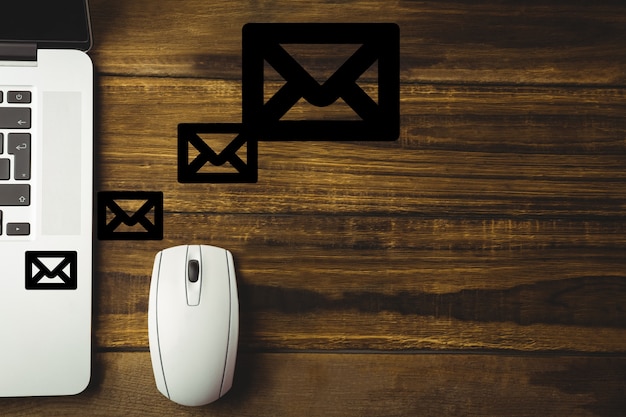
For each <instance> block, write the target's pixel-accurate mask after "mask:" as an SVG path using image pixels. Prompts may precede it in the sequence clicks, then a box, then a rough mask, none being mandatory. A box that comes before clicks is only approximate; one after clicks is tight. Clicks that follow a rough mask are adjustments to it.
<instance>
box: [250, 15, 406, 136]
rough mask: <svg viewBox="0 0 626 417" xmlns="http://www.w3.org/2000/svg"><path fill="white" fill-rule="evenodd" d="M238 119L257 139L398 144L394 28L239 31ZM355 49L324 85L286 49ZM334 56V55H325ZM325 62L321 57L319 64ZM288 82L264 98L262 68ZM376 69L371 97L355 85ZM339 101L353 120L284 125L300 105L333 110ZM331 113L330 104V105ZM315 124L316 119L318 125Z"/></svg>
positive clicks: (255, 27) (282, 26) (287, 26)
mask: <svg viewBox="0 0 626 417" xmlns="http://www.w3.org/2000/svg"><path fill="white" fill-rule="evenodd" d="M242 32H243V33H242V38H243V48H242V49H243V50H242V54H243V62H242V69H243V73H242V74H243V76H242V99H243V103H242V112H243V114H242V116H243V118H242V120H243V124H244V125H247V126H253V127H254V128H255V129H256V130H257V132H259V135H260V138H261V139H260V140H263V141H270V140H389V141H391V140H396V139H398V136H399V134H400V29H399V27H398V25H396V24H394V23H248V24H246V25H245V26H244V27H243V31H242ZM324 44H326V45H330V46H333V45H339V44H344V45H356V46H357V47H358V49H357V50H356V51H355V52H354V53H353V54H352V55H351V56H350V57H349V58H347V60H346V61H345V62H344V63H343V64H342V65H341V66H339V68H332V70H333V73H332V75H331V76H330V77H329V78H327V79H326V81H325V82H323V83H320V82H318V81H317V80H316V79H315V78H314V77H313V76H312V75H311V74H310V73H309V72H308V71H307V70H306V69H305V68H304V67H303V66H302V65H301V64H300V63H299V62H298V60H297V59H295V58H294V56H293V55H292V54H290V52H288V49H289V48H287V45H292V46H293V45H301V46H304V47H305V48H306V47H307V46H309V47H310V49H313V46H316V45H324ZM331 51H332V49H331ZM321 59H322V60H323V59H325V58H324V57H322V58H321ZM266 63H267V64H269V65H270V66H271V67H272V68H273V69H274V70H275V71H276V72H277V73H278V74H279V75H280V76H281V77H282V78H283V80H284V81H285V82H286V83H285V84H284V85H283V86H282V88H280V89H279V90H278V91H277V92H276V93H275V94H273V95H272V96H271V97H269V98H268V99H267V100H266V97H265V92H266V91H265V87H264V82H265V79H264V78H265V75H264V67H265V64H266ZM374 65H377V68H378V77H377V85H376V87H377V93H378V94H377V97H372V96H370V95H369V93H368V92H366V90H364V89H363V88H361V86H359V84H358V82H357V81H358V80H359V78H360V77H361V76H362V75H363V74H364V73H365V72H366V71H367V70H368V69H369V68H371V67H373V66H374ZM339 99H341V100H342V101H343V102H344V103H345V104H347V105H348V106H349V108H351V109H352V111H353V114H356V115H357V116H358V117H357V120H351V119H350V120H348V119H342V118H339V119H338V120H319V118H318V117H317V116H313V118H312V119H309V118H308V117H306V115H302V117H301V118H300V117H296V120H291V119H287V118H284V117H283V116H286V115H288V113H289V112H290V110H291V109H292V108H293V107H294V106H295V105H296V103H298V102H299V101H301V100H304V101H306V102H307V103H309V104H311V105H313V106H314V107H318V108H321V107H332V106H333V105H335V103H337V102H338V100H339ZM335 107H336V105H335ZM316 118H317V120H316Z"/></svg>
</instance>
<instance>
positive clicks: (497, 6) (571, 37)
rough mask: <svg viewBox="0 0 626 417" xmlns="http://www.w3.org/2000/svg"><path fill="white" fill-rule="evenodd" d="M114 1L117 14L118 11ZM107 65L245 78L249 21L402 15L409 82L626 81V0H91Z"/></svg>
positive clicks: (120, 70)
mask: <svg viewBox="0 0 626 417" xmlns="http://www.w3.org/2000/svg"><path fill="white" fill-rule="evenodd" d="M111 8H113V9H115V13H111V11H110V10H111ZM91 10H92V15H93V24H94V38H95V48H94V50H93V51H92V56H93V57H94V58H95V61H96V64H97V67H98V68H99V71H101V72H103V73H107V74H120V75H150V76H167V77H175V76H176V77H201V78H229V79H240V77H241V28H242V26H243V25H244V24H245V23H248V22H381V21H382V22H395V23H397V24H398V25H399V26H400V28H401V46H402V52H401V54H402V79H403V80H404V81H407V82H408V81H410V82H457V81H462V82H463V83H515V84H518V83H529V84H536V83H559V84H562V83H567V84H620V85H623V84H624V81H625V79H624V68H625V66H626V52H625V51H624V48H623V47H622V46H623V45H622V42H623V41H622V39H623V38H624V35H625V34H626V13H624V11H625V10H626V9H625V6H624V3H623V2H618V1H611V2H601V3H598V4H578V3H572V2H549V4H547V3H545V2H542V3H541V4H539V3H528V2H525V3H521V4H502V3H501V2H495V1H491V2H481V3H480V4H477V3H476V2H470V1H461V2H458V1H455V2H450V1H445V2H444V1H441V2H428V1H420V2H416V1H411V2H399V3H398V2H396V3H394V4H393V7H390V5H389V3H388V2H385V1H382V0H380V1H350V2H338V1H328V2H321V3H316V4H315V5H311V2H309V1H304V0H289V1H286V0H283V1H275V2H272V3H271V4H270V3H266V2H258V3H250V2H246V1H212V2H210V3H207V2H206V1H203V0H184V1H178V2H177V3H176V8H175V9H173V8H172V7H171V5H169V4H165V3H158V4H154V2H153V1H151V0H135V1H132V2H123V1H112V0H92V1H91Z"/></svg>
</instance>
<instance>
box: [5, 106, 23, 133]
mask: <svg viewBox="0 0 626 417" xmlns="http://www.w3.org/2000/svg"><path fill="white" fill-rule="evenodd" d="M0 129H30V108H28V107H0Z"/></svg>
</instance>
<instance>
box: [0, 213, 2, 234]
mask: <svg viewBox="0 0 626 417" xmlns="http://www.w3.org/2000/svg"><path fill="white" fill-rule="evenodd" d="M0 236H2V210H0Z"/></svg>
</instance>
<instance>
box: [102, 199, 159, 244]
mask: <svg viewBox="0 0 626 417" xmlns="http://www.w3.org/2000/svg"><path fill="white" fill-rule="evenodd" d="M122 202H131V203H135V204H134V206H139V208H135V209H132V211H130V212H129V211H127V210H129V209H127V208H126V207H125V205H124V204H123V203H122ZM97 216H98V217H97V224H98V239H100V240H161V239H163V193H162V192H160V191H102V192H100V193H98V214H97Z"/></svg>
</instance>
